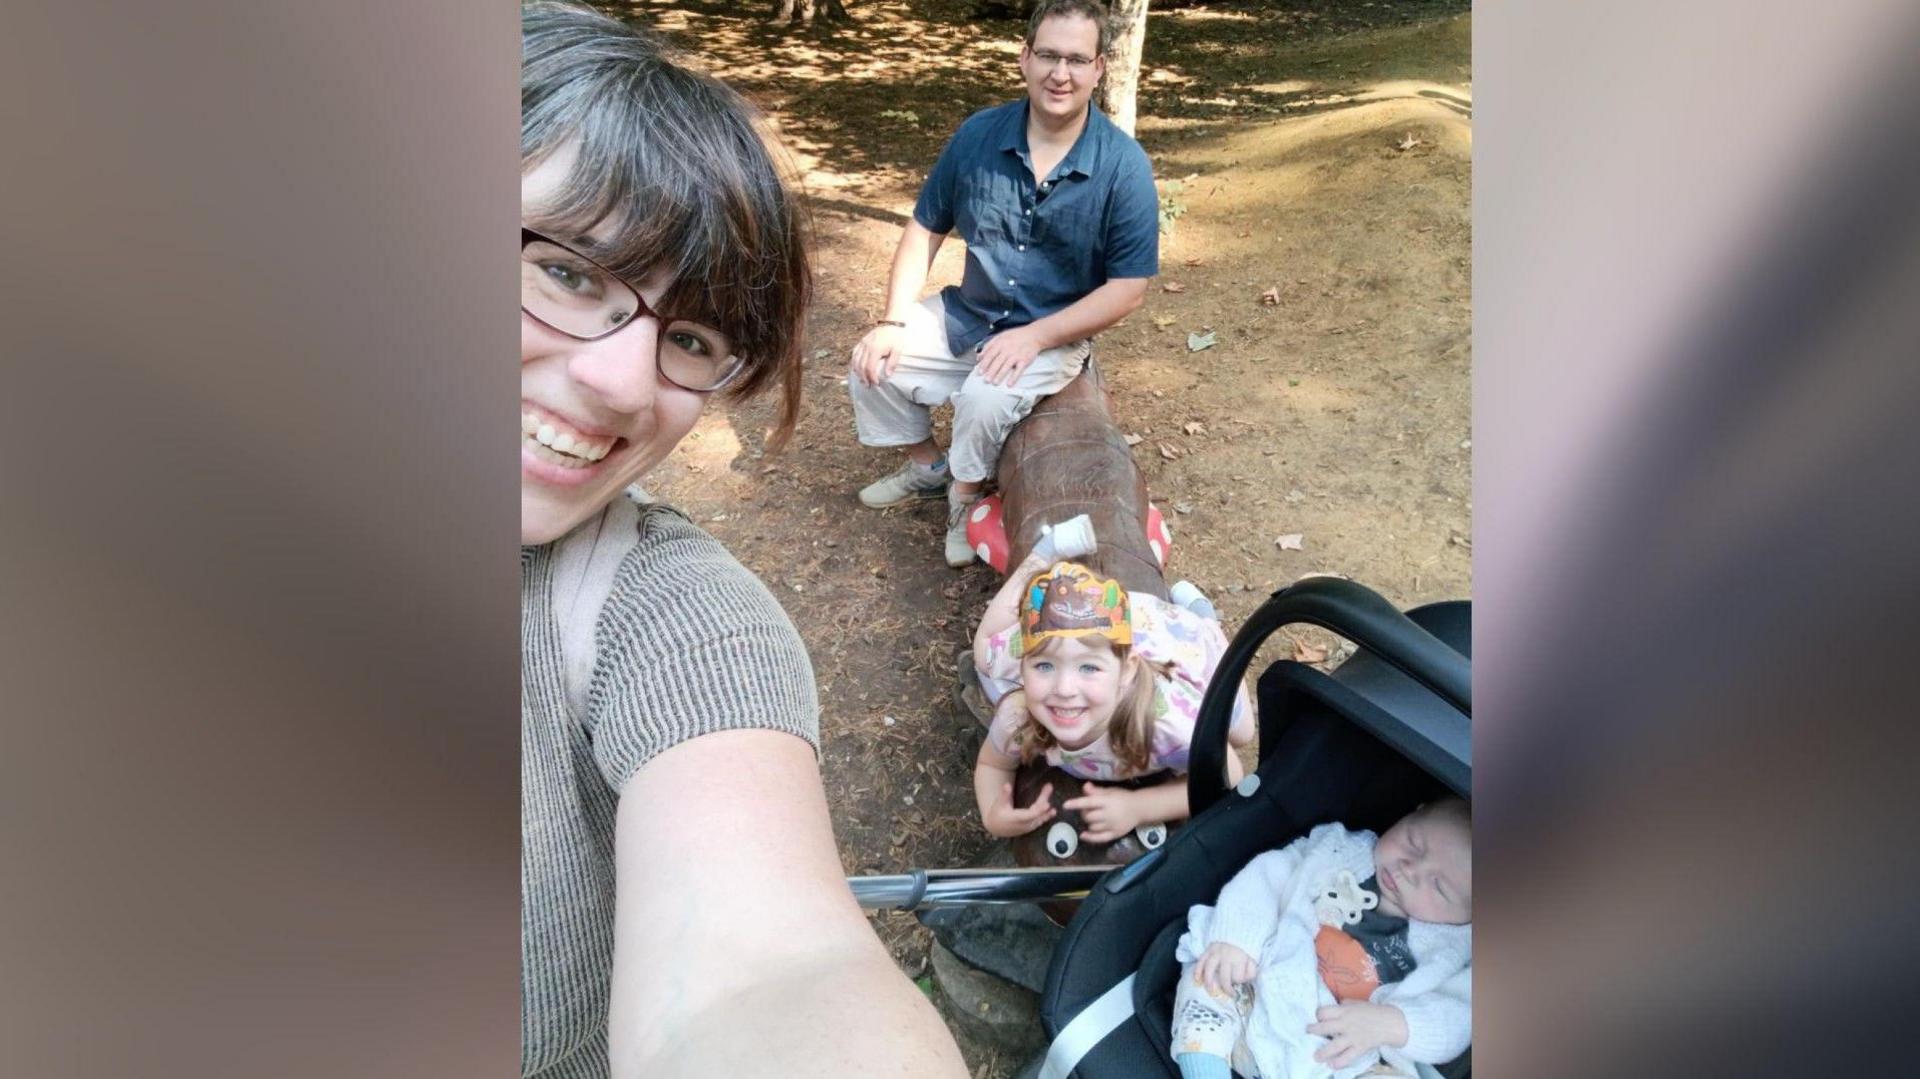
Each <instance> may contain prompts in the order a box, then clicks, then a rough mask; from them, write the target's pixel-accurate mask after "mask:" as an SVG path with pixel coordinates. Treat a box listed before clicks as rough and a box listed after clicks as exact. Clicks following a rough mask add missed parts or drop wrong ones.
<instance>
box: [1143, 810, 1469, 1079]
mask: <svg viewBox="0 0 1920 1079" xmlns="http://www.w3.org/2000/svg"><path fill="white" fill-rule="evenodd" d="M1472 916H1473V818H1472V810H1471V809H1470V808H1469V807H1468V805H1467V803H1465V802H1463V801H1461V800H1459V799H1457V798H1448V799H1444V800H1442V801H1437V802H1433V803H1430V804H1428V805H1424V806H1421V807H1420V808H1419V809H1416V810H1414V811H1413V812H1412V813H1410V814H1408V815H1407V816H1405V817H1403V818H1401V819H1400V820H1399V821H1398V822H1397V823H1395V824H1394V826H1393V827H1391V828H1389V829H1387V831H1386V833H1385V834H1383V835H1381V836H1378V837H1375V836H1374V834H1373V833H1372V832H1367V831H1358V832H1356V831H1349V830H1347V829H1346V828H1344V827H1342V826H1340V825H1338V824H1323V825H1321V826H1320V827H1318V828H1315V829H1313V831H1312V832H1310V833H1308V834H1307V835H1306V836H1305V837H1303V838H1301V839H1296V840H1294V841H1293V842H1292V843H1289V844H1287V845H1286V846H1285V847H1283V848H1281V849H1279V850H1276V851H1269V852H1267V853H1266V854H1262V855H1260V856H1259V857H1257V858H1255V859H1253V861H1251V862H1249V863H1247V865H1246V867H1245V868H1244V869H1242V870H1241V871H1240V872H1239V873H1238V874H1236V875H1235V876H1234V878H1233V879H1232V880H1230V881H1228V882H1227V886H1226V887H1225V888H1223V889H1221V891H1220V899H1219V902H1218V903H1217V904H1216V905H1214V906H1212V907H1208V906H1204V905H1199V906H1195V907H1194V908H1193V909H1192V911H1191V912H1189V914H1188V918H1187V933H1186V935H1185V936H1183V937H1181V938H1180V947H1179V952H1178V956H1179V959H1180V961H1181V962H1182V963H1183V964H1184V965H1183V967H1182V968H1181V973H1180V985H1179V989H1178V990H1177V991H1176V992H1175V995H1174V1007H1173V1056H1174V1060H1175V1062H1176V1063H1178V1064H1179V1066H1180V1074H1181V1075H1182V1076H1184V1077H1185V1079H1227V1076H1228V1075H1229V1071H1228V1069H1229V1066H1231V1068H1232V1069H1233V1070H1235V1071H1238V1072H1239V1073H1240V1074H1242V1075H1244V1076H1249V1077H1259V1076H1268V1077H1277V1076H1286V1077H1289V1079H1294V1077H1302V1076H1315V1077H1318V1076H1329V1075H1331V1076H1337V1077H1339V1079H1346V1077H1348V1076H1354V1075H1359V1074H1362V1073H1369V1072H1376V1071H1377V1072H1380V1073H1386V1074H1391V1073H1395V1072H1398V1073H1403V1074H1406V1075H1413V1074H1415V1071H1416V1069H1415V1065H1416V1064H1442V1063H1445V1062H1447V1061H1450V1060H1452V1059H1453V1058H1455V1057H1457V1056H1459V1055H1460V1054H1461V1053H1462V1052H1464V1051H1465V1050H1466V1048H1467V1046H1468V1044H1469V1043H1470V1042H1471V1040H1472V1037H1473V1020H1472V1011H1473V960H1472V946H1473V936H1472V934H1473V929H1472V925H1471V924H1470V923H1471V922H1472Z"/></svg>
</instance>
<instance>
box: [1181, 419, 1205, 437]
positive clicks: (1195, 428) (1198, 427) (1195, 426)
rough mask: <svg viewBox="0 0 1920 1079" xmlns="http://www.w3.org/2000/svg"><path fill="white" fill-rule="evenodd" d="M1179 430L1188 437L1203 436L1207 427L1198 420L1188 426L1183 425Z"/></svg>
mask: <svg viewBox="0 0 1920 1079" xmlns="http://www.w3.org/2000/svg"><path fill="white" fill-rule="evenodd" d="M1180 429H1181V430H1182V431H1185V432H1186V433H1188V434H1190V435H1204V434H1206V433H1207V425H1206V424H1204V423H1201V422H1200V421H1199V420H1195V421H1193V422H1192V423H1189V424H1183V425H1182V426H1181V428H1180Z"/></svg>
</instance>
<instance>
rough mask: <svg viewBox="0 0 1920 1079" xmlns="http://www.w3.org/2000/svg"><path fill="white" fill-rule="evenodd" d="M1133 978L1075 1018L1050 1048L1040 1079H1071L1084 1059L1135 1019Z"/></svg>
mask: <svg viewBox="0 0 1920 1079" xmlns="http://www.w3.org/2000/svg"><path fill="white" fill-rule="evenodd" d="M1133 977H1134V976H1133V975H1131V974H1129V975H1127V976H1126V977H1125V978H1124V979H1122V980H1121V982H1120V984H1118V985H1116V986H1114V987H1113V988H1112V989H1109V990H1107V991H1106V992H1104V993H1102V994H1100V997H1099V999H1097V1000H1095V1001H1094V1002H1093V1003H1092V1004H1089V1005H1087V1006H1086V1007H1085V1008H1083V1009H1081V1012H1080V1014H1079V1015H1076V1016H1074V1017H1073V1021H1072V1022H1070V1023H1068V1024H1067V1025H1066V1027H1065V1029H1063V1030H1061V1031H1060V1036H1059V1037H1057V1038H1055V1039H1053V1044H1052V1045H1049V1046H1047V1059H1046V1060H1045V1061H1044V1062H1042V1064H1041V1065H1040V1074H1039V1076H1038V1079H1067V1076H1068V1075H1069V1074H1071V1073H1072V1071H1073V1069H1074V1068H1075V1067H1076V1066H1077V1065H1078V1064H1079V1063H1080V1059H1081V1058H1082V1057H1084V1056H1086V1055H1087V1054H1088V1053H1090V1052H1092V1051H1093V1047H1094V1046H1096V1045H1099V1044H1100V1043H1101V1042H1102V1041H1103V1040H1105V1039H1106V1036H1107V1035H1109V1034H1111V1033H1113V1032H1114V1030H1116V1029H1117V1028H1118V1027H1119V1026H1120V1024H1122V1023H1124V1022H1126V1021H1127V1020H1128V1019H1129V1018H1131V1017H1132V1015H1133Z"/></svg>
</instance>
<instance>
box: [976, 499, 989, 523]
mask: <svg viewBox="0 0 1920 1079" xmlns="http://www.w3.org/2000/svg"><path fill="white" fill-rule="evenodd" d="M992 513H993V507H992V506H989V505H987V504H986V503H985V502H982V503H980V504H979V505H978V506H975V507H973V522H974V523H975V524H979V523H980V522H981V521H984V520H986V519H987V517H988V516H989V515H991V514H992Z"/></svg>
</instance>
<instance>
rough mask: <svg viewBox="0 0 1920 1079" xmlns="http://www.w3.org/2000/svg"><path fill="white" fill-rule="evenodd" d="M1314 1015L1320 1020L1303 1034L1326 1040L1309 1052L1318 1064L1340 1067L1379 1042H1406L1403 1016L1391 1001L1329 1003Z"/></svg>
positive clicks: (1310, 1024) (1377, 1045)
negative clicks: (1316, 1049)
mask: <svg viewBox="0 0 1920 1079" xmlns="http://www.w3.org/2000/svg"><path fill="white" fill-rule="evenodd" d="M1315 1014H1316V1016H1317V1017H1318V1018H1319V1020H1320V1021H1319V1022H1318V1023H1308V1024H1307V1033H1309V1034H1318V1035H1320V1036H1321V1037H1323V1038H1326V1039H1327V1044H1325V1045H1323V1046H1321V1047H1320V1049H1319V1050H1318V1051H1317V1052H1315V1053H1314V1054H1313V1059H1315V1060H1317V1061H1319V1062H1321V1063H1322V1064H1328V1065H1331V1066H1333V1067H1335V1068H1344V1067H1346V1066H1347V1065H1349V1064H1352V1063H1353V1062H1354V1061H1356V1060H1359V1059H1360V1058H1361V1057H1362V1056H1364V1055H1365V1054H1367V1053H1369V1052H1372V1051H1373V1050H1375V1049H1378V1048H1380V1047H1381V1046H1383V1045H1391V1046H1394V1047H1395V1048H1398V1047H1400V1046H1402V1045H1405V1044H1407V1015H1406V1013H1405V1012H1403V1011H1401V1010H1400V1009H1398V1008H1396V1007H1394V1006H1393V1005H1391V1004H1371V1003H1368V1002H1366V1001H1359V1002H1356V1003H1353V1004H1329V1005H1327V1006H1326V1007H1324V1008H1321V1009H1320V1010H1319V1011H1318V1012H1317V1013H1315Z"/></svg>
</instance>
